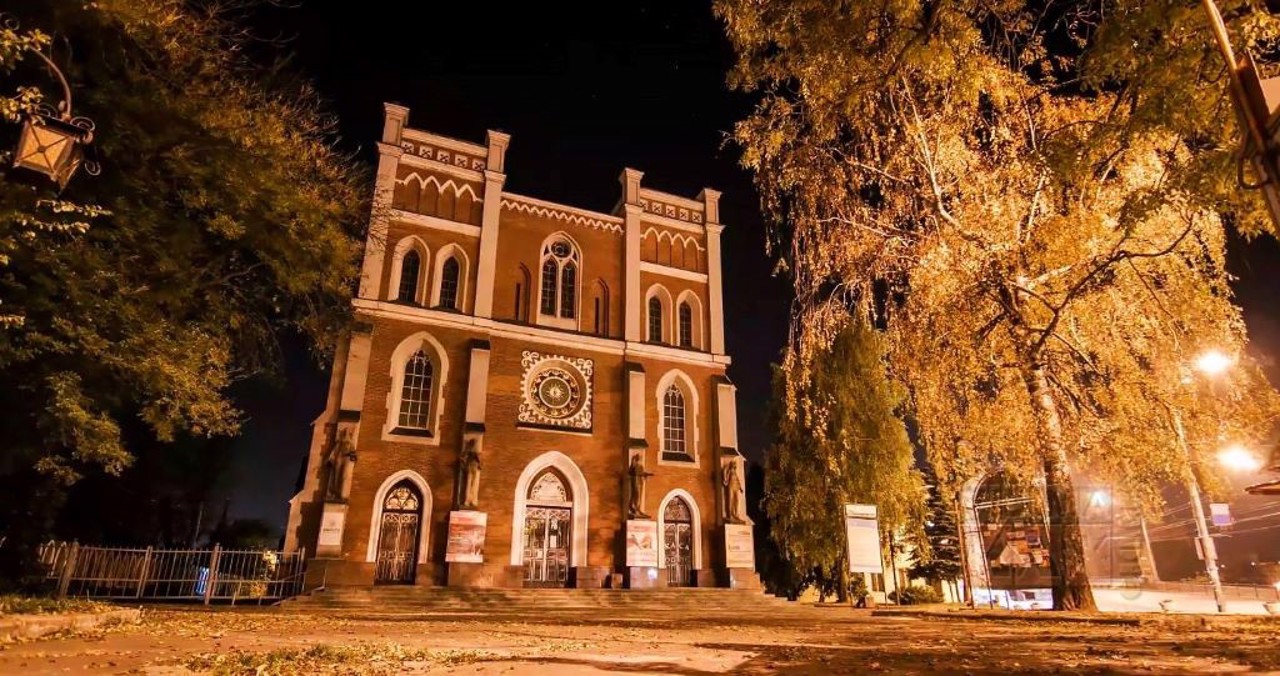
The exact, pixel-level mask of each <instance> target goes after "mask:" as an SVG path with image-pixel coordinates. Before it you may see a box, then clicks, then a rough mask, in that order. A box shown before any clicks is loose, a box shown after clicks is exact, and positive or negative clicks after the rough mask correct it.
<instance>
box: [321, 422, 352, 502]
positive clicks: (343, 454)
mask: <svg viewBox="0 0 1280 676" xmlns="http://www.w3.org/2000/svg"><path fill="white" fill-rule="evenodd" d="M355 462H356V449H355V446H354V445H353V444H352V443H351V429H350V428H342V429H340V430H339V431H338V438H337V439H335V440H334V442H333V445H331V446H330V447H329V457H328V458H326V459H325V462H324V464H325V468H326V470H327V473H328V478H329V480H328V482H327V483H326V484H325V491H324V499H325V501H326V502H346V501H347V477H348V476H350V474H351V466H352V465H354V464H355Z"/></svg>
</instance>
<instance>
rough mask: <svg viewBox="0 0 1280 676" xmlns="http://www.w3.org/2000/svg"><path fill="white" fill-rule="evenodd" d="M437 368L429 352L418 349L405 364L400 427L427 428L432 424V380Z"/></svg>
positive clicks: (401, 392) (401, 391)
mask: <svg viewBox="0 0 1280 676" xmlns="http://www.w3.org/2000/svg"><path fill="white" fill-rule="evenodd" d="M434 375H435V368H434V366H432V364H431V358H430V357H429V356H427V353H426V352H424V351H422V350H418V351H417V352H415V353H414V354H413V356H412V357H410V358H409V361H407V362H405V365H404V385H403V386H401V388H400V424H399V426H400V427H403V428H406V429H417V430H425V429H428V427H429V426H430V422H429V421H430V413H431V380H432V378H433V376H434Z"/></svg>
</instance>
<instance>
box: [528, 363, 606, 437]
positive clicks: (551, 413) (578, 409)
mask: <svg viewBox="0 0 1280 676" xmlns="http://www.w3.org/2000/svg"><path fill="white" fill-rule="evenodd" d="M521 363H522V365H523V367H524V396H523V397H522V399H523V401H522V402H521V404H520V411H519V418H518V422H521V423H525V424H532V425H537V426H547V427H567V428H571V429H578V430H589V429H591V377H592V372H593V364H592V362H591V360H590V359H580V358H573V357H562V356H558V355H544V354H540V353H537V352H525V353H524V357H523V359H522V360H521Z"/></svg>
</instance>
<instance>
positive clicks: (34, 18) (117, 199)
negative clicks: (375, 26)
mask: <svg viewBox="0 0 1280 676" xmlns="http://www.w3.org/2000/svg"><path fill="white" fill-rule="evenodd" d="M210 6H213V5H210ZM202 7H203V5H202V4H201V3H191V2H178V1H176V0H102V1H100V2H95V3H85V2H80V1H79V0H53V1H51V2H47V3H26V4H23V6H22V8H21V10H20V12H19V13H18V14H17V15H16V16H15V18H16V19H17V20H18V21H19V22H20V24H21V26H22V27H23V29H27V30H30V31H31V32H23V29H19V30H6V31H0V69H3V74H4V75H5V77H6V79H5V80H4V82H3V85H4V86H3V87H2V88H0V91H3V92H4V93H5V95H6V96H7V98H4V99H0V113H3V115H4V117H5V121H6V123H11V122H13V121H14V119H15V117H16V116H17V115H18V113H19V111H20V109H22V108H24V107H29V106H30V105H31V104H32V103H33V102H34V100H33V99H34V97H36V96H38V95H37V94H35V93H34V92H35V90H36V89H37V88H40V89H43V90H44V92H45V99H46V100H48V99H49V98H51V97H53V96H54V95H55V92H57V90H55V89H54V88H53V87H52V85H53V82H54V81H53V80H51V76H50V75H49V73H47V72H46V71H45V70H44V68H43V66H42V65H41V64H40V62H39V61H38V60H36V59H34V58H33V57H31V56H30V55H29V54H28V53H27V50H30V49H37V48H42V49H49V50H52V54H53V57H54V58H55V60H56V61H58V62H59V64H60V65H62V66H63V69H64V71H65V72H66V74H67V77H68V79H69V80H70V82H71V86H72V89H73V91H74V92H75V106H74V108H75V112H76V113H77V114H80V115H85V116H88V117H90V118H92V119H93V120H94V121H95V122H96V123H97V137H96V139H95V143H94V145H95V147H96V150H97V152H98V153H99V156H100V160H101V164H102V168H103V171H102V174H101V175H100V176H88V175H85V174H83V173H81V174H80V175H78V176H76V177H75V178H73V179H72V181H71V183H70V184H69V185H68V187H67V190H66V191H65V192H64V193H63V194H62V195H60V196H58V197H57V198H56V199H55V198H54V192H53V188H52V187H51V186H50V185H40V186H32V185H27V184H25V183H20V182H18V180H17V178H18V177H17V176H16V175H6V176H5V177H4V179H3V181H0V256H3V257H4V258H3V259H2V260H0V301H3V303H4V304H3V305H2V306H0V311H3V314H5V315H7V316H8V317H9V320H8V323H7V326H5V327H4V328H2V329H0V378H2V379H3V381H4V383H5V386H4V388H0V405H2V406H3V410H4V412H5V413H4V415H3V416H0V419H2V420H3V422H0V474H3V475H4V476H6V477H8V480H9V481H11V482H14V483H15V485H21V486H22V487H24V488H25V487H26V485H25V484H23V480H22V479H21V477H24V476H26V475H25V474H24V472H25V471H27V470H29V469H30V468H32V467H36V468H38V469H39V470H40V472H41V473H42V474H43V476H44V477H51V478H55V479H57V480H58V481H60V482H63V483H70V482H73V481H75V480H76V479H77V478H79V477H80V476H82V475H83V474H84V473H85V472H86V471H96V470H105V471H106V472H108V473H118V472H120V471H121V470H122V469H123V468H124V467H125V466H127V465H128V463H129V462H130V460H131V453H130V450H129V446H130V444H131V441H130V440H133V442H137V443H154V442H155V441H160V442H169V441H172V440H174V439H176V438H179V437H184V436H193V437H207V436H211V435H228V434H233V433H234V432H236V430H237V429H238V425H239V414H238V412H237V411H236V410H235V408H234V406H233V405H232V403H231V402H230V400H229V399H228V388H229V387H230V386H231V385H232V384H233V383H234V382H236V381H237V380H239V379H242V378H244V377H247V376H250V375H253V374H256V373H261V372H263V371H264V370H267V369H270V368H271V366H272V365H273V364H274V363H275V362H276V361H277V352H278V349H279V348H278V346H277V342H276V341H277V339H278V336H279V335H280V332H281V331H290V332H297V333H301V334H303V335H305V336H307V337H308V338H309V339H310V340H311V341H312V343H313V344H314V345H316V346H318V347H320V348H325V347H326V346H327V345H329V343H330V341H331V339H332V338H333V337H334V334H335V333H336V331H337V330H338V329H339V327H340V326H341V324H342V322H343V320H344V312H345V308H346V307H347V299H348V298H349V294H350V289H351V283H352V279H353V276H354V274H355V269H356V267H355V260H356V256H357V255H358V252H359V246H358V243H359V241H360V240H359V238H358V234H359V232H358V225H357V224H358V223H360V221H361V220H363V219H362V216H367V208H368V207H367V201H366V199H365V197H364V196H365V195H366V194H367V190H365V188H364V186H363V182H364V179H363V177H362V176H361V175H360V173H359V172H357V171H356V170H355V169H354V168H353V164H352V163H351V162H350V161H349V159H348V158H347V157H345V156H343V155H341V154H339V153H338V152H336V151H335V150H334V148H333V147H332V145H331V143H332V140H333V121H332V120H331V119H330V118H329V117H327V116H326V115H324V114H323V113H322V111H321V108H320V106H319V104H318V101H317V99H316V97H315V96H314V94H312V93H311V92H310V91H309V90H308V89H307V88H306V87H305V86H302V85H299V84H297V83H294V82H291V81H289V80H287V79H285V78H284V77H283V75H281V73H282V71H277V70H276V69H263V68H259V67H256V66H255V65H253V64H252V63H250V62H249V61H248V60H247V59H246V57H245V56H244V53H245V51H246V50H245V44H244V41H245V40H247V39H248V36H247V35H245V34H244V33H243V32H242V31H239V30H238V29H237V27H236V26H235V25H234V23H232V22H230V20H229V19H227V18H226V17H225V16H224V15H222V14H218V13H216V12H214V11H212V10H209V11H205V10H204V9H202ZM37 26H38V27H40V30H41V32H37V31H35V30H34V27H37ZM51 35H52V36H56V39H51V38H50V37H49V36H51ZM24 56H25V57H26V58H24ZM57 94H58V95H59V96H60V92H57ZM6 166H7V163H6ZM77 205H100V206H95V207H85V206H77Z"/></svg>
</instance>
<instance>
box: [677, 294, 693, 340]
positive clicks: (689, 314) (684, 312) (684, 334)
mask: <svg viewBox="0 0 1280 676" xmlns="http://www.w3.org/2000/svg"><path fill="white" fill-rule="evenodd" d="M680 347H693V308H691V307H689V304H688V303H687V302H681V303H680Z"/></svg>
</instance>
